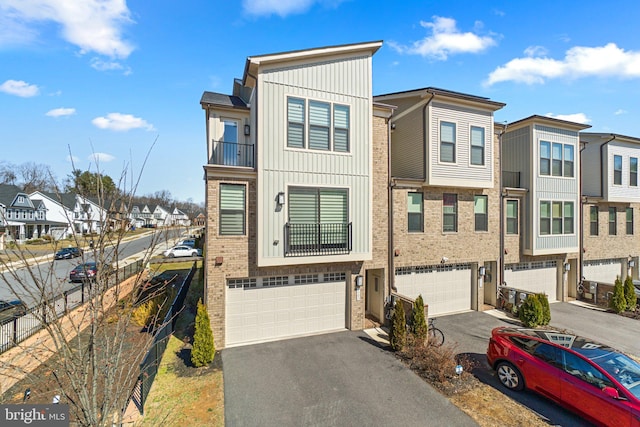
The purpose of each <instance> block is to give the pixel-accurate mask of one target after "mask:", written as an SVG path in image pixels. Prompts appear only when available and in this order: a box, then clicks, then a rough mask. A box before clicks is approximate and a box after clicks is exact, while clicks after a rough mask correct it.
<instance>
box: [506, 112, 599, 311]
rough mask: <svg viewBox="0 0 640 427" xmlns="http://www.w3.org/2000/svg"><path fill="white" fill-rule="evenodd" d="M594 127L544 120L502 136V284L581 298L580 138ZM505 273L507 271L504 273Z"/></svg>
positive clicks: (526, 122) (523, 123) (554, 297)
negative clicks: (578, 292)
mask: <svg viewBox="0 0 640 427" xmlns="http://www.w3.org/2000/svg"><path fill="white" fill-rule="evenodd" d="M589 127H590V126H588V125H582V124H579V123H573V122H568V121H564V120H559V119H554V118H550V117H543V116H537V115H534V116H530V117H527V118H525V119H522V120H519V121H516V122H513V123H510V124H508V125H506V126H504V127H503V129H502V130H501V131H500V132H501V147H502V148H501V152H502V165H501V169H502V185H501V187H502V190H503V203H504V204H503V206H502V209H503V217H504V232H503V233H501V236H502V239H503V241H502V249H503V253H504V258H503V259H504V266H503V270H504V276H503V277H502V279H501V282H499V283H501V284H503V285H506V286H508V287H511V288H517V289H521V290H525V291H529V292H543V293H545V294H546V295H547V297H548V299H549V301H550V302H553V301H566V300H567V299H568V298H569V297H571V298H575V297H576V295H577V287H578V283H579V280H580V275H579V273H578V272H579V270H580V256H579V253H580V240H581V237H580V236H581V232H582V230H581V229H582V227H581V222H580V214H579V213H580V208H581V198H580V176H581V173H582V171H581V167H580V161H579V159H580V136H579V133H580V132H581V131H583V130H584V129H587V128H589ZM501 270H502V269H501Z"/></svg>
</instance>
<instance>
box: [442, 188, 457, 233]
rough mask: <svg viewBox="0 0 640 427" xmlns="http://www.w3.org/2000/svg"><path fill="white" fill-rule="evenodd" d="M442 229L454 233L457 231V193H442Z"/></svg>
mask: <svg viewBox="0 0 640 427" xmlns="http://www.w3.org/2000/svg"><path fill="white" fill-rule="evenodd" d="M442 231H443V232H445V233H455V232H457V231H458V195H457V194H448V193H445V194H443V195H442Z"/></svg>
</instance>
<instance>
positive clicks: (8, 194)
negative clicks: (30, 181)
mask: <svg viewBox="0 0 640 427" xmlns="http://www.w3.org/2000/svg"><path fill="white" fill-rule="evenodd" d="M0 203H1V204H2V205H3V206H4V210H3V216H4V218H3V223H4V226H5V230H6V236H5V238H7V239H9V240H18V241H24V240H27V239H33V238H37V237H40V235H41V234H44V233H45V230H46V229H47V228H48V227H49V226H50V224H49V223H48V222H47V219H46V208H45V206H44V204H43V203H42V201H41V200H32V199H31V198H30V197H29V195H28V194H27V193H25V192H23V191H22V190H21V189H20V188H19V187H17V186H15V185H8V184H0Z"/></svg>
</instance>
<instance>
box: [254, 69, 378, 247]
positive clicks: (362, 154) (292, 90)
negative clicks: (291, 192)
mask: <svg viewBox="0 0 640 427" xmlns="http://www.w3.org/2000/svg"><path fill="white" fill-rule="evenodd" d="M258 89H259V90H258V92H259V99H258V102H259V106H258V121H259V123H261V125H260V127H259V128H260V131H261V134H260V135H259V136H258V138H259V141H258V164H259V168H258V182H257V185H258V194H259V199H258V203H259V206H258V208H259V209H258V215H259V216H258V221H259V224H260V225H261V226H262V227H263V228H262V230H261V235H262V239H261V240H260V239H259V243H260V244H261V247H259V248H258V250H259V251H260V253H261V254H262V256H263V257H264V258H272V259H274V258H276V259H277V258H281V257H283V255H284V227H285V223H286V222H287V221H288V218H287V205H286V204H285V206H283V208H282V209H281V210H278V209H276V204H275V198H276V195H277V193H278V192H285V193H286V194H288V188H289V187H291V186H313V187H339V188H347V189H348V190H349V220H350V221H351V222H352V223H353V251H352V255H354V254H367V253H370V251H371V248H370V234H371V233H370V227H371V223H370V214H371V213H370V206H371V178H370V177H371V173H372V171H371V145H370V144H371V140H372V135H371V126H372V124H371V118H372V101H371V58H370V57H359V58H347V59H342V60H335V61H326V62H321V63H313V64H306V65H297V66H291V67H286V68H277V69H271V70H269V71H268V72H261V73H260V80H259V88H258ZM288 96H295V97H301V98H306V99H314V100H321V101H324V102H330V103H339V104H343V105H348V106H349V107H350V152H349V153H335V152H332V151H314V150H298V149H290V148H288V147H287V146H286V144H287V138H286V137H287V97H288ZM276 242H278V243H276Z"/></svg>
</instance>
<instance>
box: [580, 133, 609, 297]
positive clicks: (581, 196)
mask: <svg viewBox="0 0 640 427" xmlns="http://www.w3.org/2000/svg"><path fill="white" fill-rule="evenodd" d="M607 142H608V141H607ZM581 144H582V148H580V181H579V182H578V186H579V190H578V191H579V193H580V245H579V248H578V264H579V265H578V284H579V285H580V286H583V284H582V281H583V277H584V272H583V270H584V268H583V265H582V263H583V262H584V200H585V199H586V197H584V196H583V195H582V186H583V183H582V174H583V172H582V152H583V151H584V150H585V148H587V144H586V143H582V142H581ZM600 148H601V150H600V156H602V147H600ZM600 178H601V179H602V161H601V162H600ZM600 190H601V191H602V186H600ZM577 291H578V290H577V289H576V297H577V294H578V292H577Z"/></svg>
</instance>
